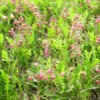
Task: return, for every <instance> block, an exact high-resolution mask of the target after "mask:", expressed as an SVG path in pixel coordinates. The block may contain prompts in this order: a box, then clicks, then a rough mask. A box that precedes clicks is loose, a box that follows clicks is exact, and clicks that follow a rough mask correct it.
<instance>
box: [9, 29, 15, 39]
mask: <svg viewBox="0 0 100 100" xmlns="http://www.w3.org/2000/svg"><path fill="white" fill-rule="evenodd" d="M9 33H10V35H11V36H12V37H13V36H14V34H15V32H14V29H13V28H11V29H10V31H9Z"/></svg>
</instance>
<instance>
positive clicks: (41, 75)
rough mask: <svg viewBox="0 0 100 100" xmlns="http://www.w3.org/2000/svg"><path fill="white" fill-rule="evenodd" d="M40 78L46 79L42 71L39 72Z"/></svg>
mask: <svg viewBox="0 0 100 100" xmlns="http://www.w3.org/2000/svg"><path fill="white" fill-rule="evenodd" d="M39 79H40V80H42V79H44V75H43V73H42V72H40V73H39Z"/></svg>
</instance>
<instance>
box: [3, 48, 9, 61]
mask: <svg viewBox="0 0 100 100" xmlns="http://www.w3.org/2000/svg"><path fill="white" fill-rule="evenodd" d="M2 60H3V61H8V53H7V51H6V50H2Z"/></svg>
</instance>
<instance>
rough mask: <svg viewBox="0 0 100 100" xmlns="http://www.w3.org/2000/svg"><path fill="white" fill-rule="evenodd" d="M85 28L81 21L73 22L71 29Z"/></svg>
mask: <svg viewBox="0 0 100 100" xmlns="http://www.w3.org/2000/svg"><path fill="white" fill-rule="evenodd" d="M83 28H84V26H83V24H82V23H81V22H74V23H73V24H72V27H71V29H72V30H74V31H76V30H82V29H83Z"/></svg>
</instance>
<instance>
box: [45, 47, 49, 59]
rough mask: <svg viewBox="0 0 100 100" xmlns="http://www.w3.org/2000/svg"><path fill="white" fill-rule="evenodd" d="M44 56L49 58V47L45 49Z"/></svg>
mask: <svg viewBox="0 0 100 100" xmlns="http://www.w3.org/2000/svg"><path fill="white" fill-rule="evenodd" d="M44 55H45V57H48V56H49V48H48V46H46V47H45V49H44Z"/></svg>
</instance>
